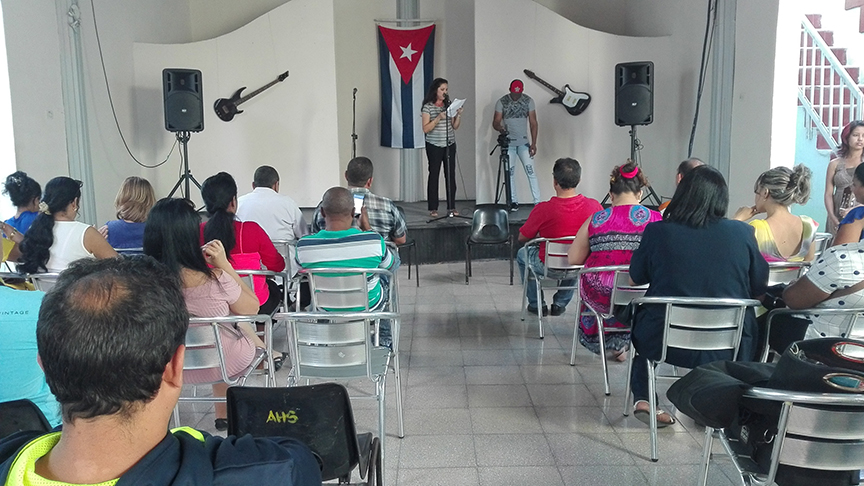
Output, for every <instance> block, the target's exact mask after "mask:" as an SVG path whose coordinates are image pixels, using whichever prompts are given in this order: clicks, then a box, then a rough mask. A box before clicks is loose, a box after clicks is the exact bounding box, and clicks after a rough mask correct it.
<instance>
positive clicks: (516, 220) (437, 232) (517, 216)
mask: <svg viewBox="0 0 864 486" xmlns="http://www.w3.org/2000/svg"><path fill="white" fill-rule="evenodd" d="M475 203H476V201H474V200H461V201H460V200H457V201H456V209H457V210H458V211H459V214H460V215H464V216H467V217H468V219H464V218H444V219H441V220H439V221H435V222H432V223H427V221H428V220H429V219H431V218H430V217H429V211H428V210H427V209H426V201H419V202H414V203H406V202H396V205H398V206H399V207H401V208H402V209H404V210H405V222H406V223H407V224H408V239H409V240H414V241H415V242H416V245H417V249H416V252H415V254H416V258H417V259H418V260H419V262H420V263H440V262H454V261H464V260H465V240H466V239H467V238H468V234H469V233H470V232H471V219H470V218H471V216H472V215H473V214H474V206H475ZM444 206H445V205H444V204H443V201H442V204H441V208H439V210H438V212H439V214H441V215H443V214H445V212H444V209H443V208H444ZM533 208H534V205H532V204H528V205H524V206H523V205H520V206H519V210H518V211H515V212H512V213H509V215H510V234H512V235H513V238H514V239H513V241H514V247H513V248H514V252H515V251H516V249H518V248H519V246H520V244H519V243H518V242H517V240H516V238H517V236H518V232H519V227H521V226H522V223H524V222H525V220H526V219H528V214H529V213H531V209H533ZM405 251H407V250H403V254H402V259H403V265H404V264H405V258H406V257H407V255H406V254H405ZM412 256H413V255H412ZM514 257H515V255H514ZM481 258H501V259H506V258H507V246H506V245H500V246H492V245H488V246H487V245H483V246H476V247H474V248H473V249H472V259H481Z"/></svg>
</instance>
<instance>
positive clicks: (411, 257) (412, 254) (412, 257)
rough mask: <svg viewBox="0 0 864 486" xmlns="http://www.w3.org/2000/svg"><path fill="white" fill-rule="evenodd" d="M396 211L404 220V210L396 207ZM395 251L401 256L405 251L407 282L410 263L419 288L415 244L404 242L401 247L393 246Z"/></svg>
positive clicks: (409, 277) (412, 241)
mask: <svg viewBox="0 0 864 486" xmlns="http://www.w3.org/2000/svg"><path fill="white" fill-rule="evenodd" d="M396 209H398V210H399V213H400V214H401V215H402V219H405V209H404V208H402V206H396ZM395 247H396V250H397V251H398V252H399V254H400V255H401V254H402V249H403V248H404V249H406V250H407V253H408V258H407V259H406V260H405V261H406V262H407V263H408V280H411V263H412V262H413V263H414V274H415V275H416V279H417V281H416V284H417V286H418V287H419V286H420V262H419V261H418V259H417V255H416V252H417V242H416V241H415V240H413V239H409V240H406V241H405V243H402V244H401V245H395Z"/></svg>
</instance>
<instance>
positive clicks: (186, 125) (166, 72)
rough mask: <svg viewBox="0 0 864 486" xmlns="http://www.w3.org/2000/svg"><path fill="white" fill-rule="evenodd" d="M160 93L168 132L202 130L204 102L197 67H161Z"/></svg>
mask: <svg viewBox="0 0 864 486" xmlns="http://www.w3.org/2000/svg"><path fill="white" fill-rule="evenodd" d="M162 95H163V101H164V106H165V129H166V130H168V131H169V132H200V131H202V130H204V102H203V91H202V87H201V71H199V70H197V69H163V70H162Z"/></svg>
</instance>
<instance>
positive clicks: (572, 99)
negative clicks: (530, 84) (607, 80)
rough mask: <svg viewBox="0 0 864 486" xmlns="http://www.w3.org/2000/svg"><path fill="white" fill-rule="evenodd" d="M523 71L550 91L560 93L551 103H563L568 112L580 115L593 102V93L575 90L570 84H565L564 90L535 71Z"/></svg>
mask: <svg viewBox="0 0 864 486" xmlns="http://www.w3.org/2000/svg"><path fill="white" fill-rule="evenodd" d="M523 72H524V73H525V75H526V76H528V77H529V78H531V79H533V80H534V81H537V82H538V83H540V84H542V85H543V86H545V87H546V88H548V89H549V90H550V91H552V92H553V93H555V94H556V95H558V96H556V97H555V98H552V99H551V100H549V103H561V104H562V105H564V109H566V110H567V113H570V114H571V115H573V116H576V115H579V114H580V113H582V112H583V111H585V108H588V104H589V103H591V95H589V94H588V93H582V92H580V91H573V90H572V89H570V85H569V84H565V85H564V90H560V89H558V88H556V87H555V86H552V85H551V84H549V83H547V82H546V81H544V80H542V79H540V78H539V77H538V76H537V75H536V74H534V71H529V70H528V69H525V70H523Z"/></svg>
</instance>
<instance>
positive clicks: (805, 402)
mask: <svg viewBox="0 0 864 486" xmlns="http://www.w3.org/2000/svg"><path fill="white" fill-rule="evenodd" d="M744 398H749V399H753V400H763V401H771V402H779V403H781V404H782V408H781V409H780V417H779V420H778V422H777V434H776V435H775V437H774V439H773V443H774V444H773V448H772V451H771V461H770V465H769V467H768V469H767V470H765V469H762V468H760V467H759V466H758V465H757V464H756V463H755V462H753V461H752V460H749V457H747V456H746V454H744V453H742V452H741V451H740V449H739V448H738V447H736V446H737V441H735V440H731V439H730V438H729V437H728V436H727V435H726V434H725V432H724V431H723V430H722V429H714V428H711V427H706V428H705V443H704V446H703V449H702V471H701V481H700V484H702V485H703V486H704V485H706V484H707V483H708V468H709V467H710V463H711V457H712V453H711V446H712V444H713V440H714V436H715V435H716V436H718V438H719V439H720V441H721V444H722V445H723V450H724V451H725V452H726V454H728V455H729V457H730V458H731V459H732V463H733V464H734V465H735V468H736V469H737V470H738V472H739V474H741V480H742V482H743V483H744V484H752V485H772V484H774V480H775V478H776V476H777V470H778V468H779V466H780V465H788V466H795V467H802V468H807V469H816V470H821V471H857V470H860V469H864V396H862V395H860V394H852V393H850V394H842V393H801V392H787V391H782V390H774V389H768V388H752V389H750V390H748V391H746V392H745V393H744ZM854 474H856V477H857V472H856V473H854ZM814 484H817V483H814Z"/></svg>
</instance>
